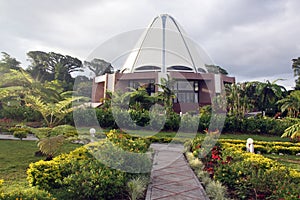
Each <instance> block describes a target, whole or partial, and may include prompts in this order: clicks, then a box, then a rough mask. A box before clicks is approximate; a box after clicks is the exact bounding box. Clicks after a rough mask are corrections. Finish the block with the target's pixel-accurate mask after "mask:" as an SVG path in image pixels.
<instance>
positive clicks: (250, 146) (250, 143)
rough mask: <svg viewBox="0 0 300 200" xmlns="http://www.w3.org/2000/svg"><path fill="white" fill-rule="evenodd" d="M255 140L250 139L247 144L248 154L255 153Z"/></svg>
mask: <svg viewBox="0 0 300 200" xmlns="http://www.w3.org/2000/svg"><path fill="white" fill-rule="evenodd" d="M253 142H254V141H253V139H252V138H248V139H247V143H246V150H247V152H250V153H254V144H253Z"/></svg>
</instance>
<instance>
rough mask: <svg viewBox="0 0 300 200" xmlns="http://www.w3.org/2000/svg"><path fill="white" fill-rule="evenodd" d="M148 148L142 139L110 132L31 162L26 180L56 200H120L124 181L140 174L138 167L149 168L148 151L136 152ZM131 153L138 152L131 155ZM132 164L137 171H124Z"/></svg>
mask: <svg viewBox="0 0 300 200" xmlns="http://www.w3.org/2000/svg"><path fill="white" fill-rule="evenodd" d="M148 147H149V142H147V141H145V140H143V139H141V138H132V137H130V136H129V135H126V134H122V133H118V132H116V131H111V132H110V133H108V134H107V139H105V140H102V141H99V142H97V143H90V144H89V145H87V146H86V147H80V148H77V149H76V150H74V151H72V152H70V153H69V154H62V155H60V156H57V157H55V158H54V159H53V160H51V161H38V162H36V163H31V164H30V166H29V169H28V171H27V175H28V176H27V180H28V182H29V184H30V185H31V186H37V187H38V188H40V189H44V190H47V191H49V192H51V193H52V194H55V197H57V198H58V199H123V198H124V195H126V189H127V188H126V183H127V182H128V181H129V180H130V179H131V178H134V177H135V176H138V175H139V174H138V172H139V169H140V171H143V170H144V169H147V170H148V171H149V170H150V168H151V165H152V164H151V162H150V159H149V158H148V156H147V154H138V153H141V152H146V151H147V149H148ZM130 152H135V153H137V154H134V155H136V156H133V155H132V154H130ZM132 167H135V169H134V170H135V171H134V172H136V173H137V174H130V173H126V171H129V170H131V171H133V169H132ZM138 167H139V169H138ZM119 169H122V170H119Z"/></svg>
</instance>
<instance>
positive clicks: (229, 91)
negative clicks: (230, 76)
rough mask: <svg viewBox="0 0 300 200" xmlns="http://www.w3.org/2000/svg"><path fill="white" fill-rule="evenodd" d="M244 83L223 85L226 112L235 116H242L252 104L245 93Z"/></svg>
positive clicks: (245, 85)
mask: <svg viewBox="0 0 300 200" xmlns="http://www.w3.org/2000/svg"><path fill="white" fill-rule="evenodd" d="M247 90H248V86H247V84H246V83H237V84H230V85H229V84H227V85H226V86H225V91H226V97H227V107H228V113H229V114H231V115H234V116H237V117H243V116H244V114H245V113H247V112H249V111H250V109H251V108H253V105H252V103H251V99H250V98H249V97H248V95H247Z"/></svg>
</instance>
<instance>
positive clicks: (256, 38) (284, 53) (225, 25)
mask: <svg viewBox="0 0 300 200" xmlns="http://www.w3.org/2000/svg"><path fill="white" fill-rule="evenodd" d="M299 7H300V1H298V0H285V1H281V0H265V1H261V0H244V1H240V0H228V1H220V0H210V1H205V0H186V1H184V2H183V1H179V0H173V1H160V0H145V1H139V0H126V1H124V0H110V1H108V0H100V1H97V0H91V1H79V0H72V1H71V0H65V1H59V2H57V1H50V0H45V1H39V0H27V1H18V0H10V1H0V26H1V31H0V44H1V49H0V51H6V52H8V53H9V54H11V55H12V56H14V57H16V58H17V59H19V60H21V61H22V62H23V63H24V64H25V65H26V64H27V63H26V61H25V60H26V53H27V52H28V51H30V50H42V51H56V52H59V53H62V54H69V55H72V56H77V57H79V58H80V59H85V58H86V57H87V56H88V55H89V54H90V52H91V51H92V50H93V49H95V48H96V47H98V46H99V45H101V43H103V42H105V41H106V40H108V39H110V38H111V37H113V36H115V35H117V34H120V33H122V32H126V31H131V30H134V29H139V28H144V27H146V26H147V25H148V23H150V21H151V20H152V19H153V18H154V17H155V16H157V15H158V14H161V13H169V14H171V15H172V16H173V17H174V18H175V19H177V21H178V22H179V23H180V24H181V25H182V27H183V28H184V29H185V30H186V32H187V34H188V35H190V36H191V38H192V39H194V40H195V41H196V42H197V43H198V44H200V45H202V46H203V48H204V49H206V51H207V52H208V54H209V55H210V56H211V57H212V59H213V60H214V61H215V63H216V64H218V65H220V66H222V67H224V68H225V69H227V70H228V71H229V72H230V73H231V74H232V75H234V76H236V77H237V80H250V79H251V80H252V79H261V78H262V77H267V78H268V77H269V78H274V79H276V78H287V79H288V80H289V83H287V82H283V84H285V85H287V86H288V87H290V86H289V85H291V84H292V83H293V81H294V78H293V73H292V69H291V59H292V58H295V57H299V56H300V40H299V34H300V26H298V25H299V24H300V14H299V12H298V9H299ZM283 75H284V77H282V76H283ZM240 77H243V78H240Z"/></svg>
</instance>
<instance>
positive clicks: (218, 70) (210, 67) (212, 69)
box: [205, 65, 228, 75]
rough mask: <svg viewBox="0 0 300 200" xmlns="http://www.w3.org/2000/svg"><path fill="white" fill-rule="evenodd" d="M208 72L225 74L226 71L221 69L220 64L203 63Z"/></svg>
mask: <svg viewBox="0 0 300 200" xmlns="http://www.w3.org/2000/svg"><path fill="white" fill-rule="evenodd" d="M205 67H206V69H207V71H208V73H213V74H224V75H227V74H228V72H227V71H226V70H225V69H223V68H222V67H220V66H217V65H205Z"/></svg>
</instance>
